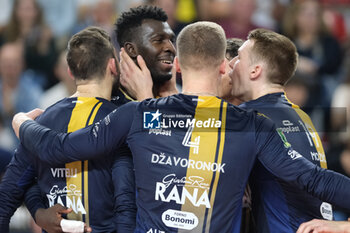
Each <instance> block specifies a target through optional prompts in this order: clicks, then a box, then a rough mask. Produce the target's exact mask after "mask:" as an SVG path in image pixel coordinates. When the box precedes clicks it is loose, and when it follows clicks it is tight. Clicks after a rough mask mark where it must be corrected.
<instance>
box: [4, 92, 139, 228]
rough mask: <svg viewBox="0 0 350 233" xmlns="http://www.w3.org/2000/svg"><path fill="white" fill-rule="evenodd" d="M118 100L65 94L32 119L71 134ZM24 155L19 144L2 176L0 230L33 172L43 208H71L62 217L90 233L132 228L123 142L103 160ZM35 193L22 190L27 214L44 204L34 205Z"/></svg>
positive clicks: (132, 200) (127, 153)
mask: <svg viewBox="0 0 350 233" xmlns="http://www.w3.org/2000/svg"><path fill="white" fill-rule="evenodd" d="M124 103H125V101H124V100H122V101H121V100H120V99H116V101H114V104H113V103H111V102H109V101H107V100H105V99H102V98H87V97H85V98H84V97H78V98H66V99H63V100H61V101H59V102H57V103H56V104H54V105H53V106H51V107H49V108H48V109H47V110H46V111H45V112H44V113H43V114H42V116H40V117H39V118H38V122H39V123H40V124H43V125H45V126H47V127H51V128H53V129H55V130H57V131H59V132H72V131H74V130H77V129H79V128H83V127H85V126H87V125H89V124H92V123H94V122H96V121H98V120H100V119H102V118H104V117H105V116H106V115H107V114H108V113H110V112H111V111H113V110H114V109H116V107H117V106H116V105H121V104H124ZM28 154H30V153H29V152H28V151H26V150H25V148H23V147H21V146H20V147H19V148H18V149H17V152H16V153H15V156H14V159H13V161H12V162H11V165H10V166H9V169H8V170H7V172H6V174H5V177H6V179H5V180H4V181H3V182H2V183H1V184H0V196H1V197H4V199H2V200H1V202H2V201H4V202H5V203H8V204H6V205H4V206H5V207H4V208H2V207H0V219H1V216H4V224H3V229H6V228H8V221H7V219H9V218H10V217H11V216H12V214H13V211H14V210H15V209H16V208H17V207H18V205H19V204H20V203H22V201H23V198H24V196H23V195H24V194H25V193H26V192H27V191H28V186H30V184H31V183H32V182H33V180H34V179H35V177H36V176H37V177H38V178H37V181H38V184H39V186H40V190H41V193H42V195H43V196H44V198H43V199H44V200H45V202H46V206H45V207H50V206H53V205H54V204H56V203H59V204H62V205H64V206H67V207H70V208H72V209H73V211H72V213H71V214H68V216H67V218H68V219H77V220H82V221H84V222H86V223H87V224H88V225H90V226H91V227H92V229H93V230H94V232H115V231H118V232H133V229H134V227H135V218H136V217H135V215H136V205H135V193H134V192H135V191H134V173H133V164H132V158H131V154H130V150H129V149H128V148H127V146H126V145H124V146H123V147H121V148H120V149H119V150H118V151H117V152H116V153H113V154H112V155H111V156H108V157H105V158H103V159H101V158H97V159H94V160H91V161H78V162H74V163H69V164H64V163H62V164H55V165H54V166H51V165H50V164H48V163H45V162H43V161H40V160H38V159H34V160H31V159H29V158H30V157H31V156H28ZM32 156H33V155H32ZM33 190H34V189H33ZM7 193H10V194H11V195H7ZM12 194H15V195H12ZM5 195H6V196H5ZM36 195H37V193H36V192H32V191H29V192H27V193H26V199H27V200H28V201H26V204H27V206H28V209H30V212H31V214H32V215H33V216H34V214H35V211H36V210H37V209H38V208H42V207H44V206H42V205H39V203H38V200H39V199H40V198H37V196H36ZM11 212H12V213H11ZM5 220H6V221H5ZM0 229H1V228H0ZM1 232H2V231H1Z"/></svg>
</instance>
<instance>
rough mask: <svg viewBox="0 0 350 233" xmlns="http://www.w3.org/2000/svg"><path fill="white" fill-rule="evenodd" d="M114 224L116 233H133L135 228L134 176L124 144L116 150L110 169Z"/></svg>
mask: <svg viewBox="0 0 350 233" xmlns="http://www.w3.org/2000/svg"><path fill="white" fill-rule="evenodd" d="M112 179H113V185H114V200H115V205H114V209H115V211H114V222H115V225H116V230H117V232H126V233H127V232H130V233H131V232H134V230H135V227H136V200H135V198H136V194H135V176H134V166H133V162H132V156H131V151H130V150H129V148H128V147H127V145H126V144H125V145H124V146H123V147H121V148H120V149H118V155H117V156H115V160H114V163H113V167H112Z"/></svg>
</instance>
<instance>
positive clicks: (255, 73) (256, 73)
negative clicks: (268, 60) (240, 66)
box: [250, 64, 262, 80]
mask: <svg viewBox="0 0 350 233" xmlns="http://www.w3.org/2000/svg"><path fill="white" fill-rule="evenodd" d="M261 73H262V66H261V64H256V65H254V66H252V69H251V71H250V79H252V80H255V79H257V78H259V77H260V75H261Z"/></svg>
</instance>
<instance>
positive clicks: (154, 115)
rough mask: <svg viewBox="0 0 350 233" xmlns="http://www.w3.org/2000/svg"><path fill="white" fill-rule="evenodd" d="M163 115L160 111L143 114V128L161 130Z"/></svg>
mask: <svg viewBox="0 0 350 233" xmlns="http://www.w3.org/2000/svg"><path fill="white" fill-rule="evenodd" d="M161 118H162V113H160V112H159V109H158V110H157V111H156V112H144V113H143V128H144V129H160V127H161V124H160V123H161Z"/></svg>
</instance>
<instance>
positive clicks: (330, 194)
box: [20, 94, 350, 233]
mask: <svg viewBox="0 0 350 233" xmlns="http://www.w3.org/2000/svg"><path fill="white" fill-rule="evenodd" d="M20 138H21V141H22V143H23V145H25V146H26V147H27V148H28V149H30V150H34V151H37V152H39V153H37V154H38V155H40V158H41V159H43V160H45V161H48V162H51V163H62V162H69V161H74V160H81V159H92V158H94V157H96V155H97V154H99V155H101V154H109V153H110V152H111V151H113V150H115V149H116V148H118V147H119V145H120V144H121V143H122V142H124V141H125V140H126V142H127V143H128V145H129V147H130V149H131V151H132V154H133V160H134V168H135V179H136V192H137V193H136V200H137V207H138V210H137V220H136V221H137V223H136V230H135V232H147V233H156V232H157V233H160V232H188V231H191V232H213V233H214V232H239V230H240V222H241V221H240V220H241V208H242V196H243V193H244V189H245V186H246V183H247V180H248V176H249V173H250V171H251V169H252V167H253V165H254V163H255V161H256V160H259V161H261V163H262V164H263V165H264V166H265V167H266V168H267V169H268V170H269V171H271V172H272V174H274V175H276V176H278V177H279V178H281V179H284V180H286V181H287V182H292V181H294V182H296V183H297V184H298V186H299V187H300V188H304V189H305V190H308V191H309V192H313V194H314V195H316V196H318V197H320V198H323V199H325V200H327V201H331V202H337V203H338V204H339V203H342V204H343V206H346V207H347V208H350V201H349V198H346V197H348V196H349V195H350V180H349V179H347V178H346V177H344V176H342V175H339V174H336V173H334V172H331V171H328V170H325V169H322V168H320V167H318V166H316V165H314V164H313V163H311V162H309V161H308V160H306V159H305V158H303V157H302V156H301V155H300V154H299V153H298V152H296V151H295V150H293V149H292V148H291V147H290V145H289V143H288V142H286V141H285V142H284V141H283V140H281V136H280V135H279V134H278V133H277V132H276V129H275V126H274V124H273V123H272V122H271V121H270V120H269V119H267V118H265V117H264V116H259V115H257V114H256V113H255V112H252V111H245V110H241V109H240V108H237V107H234V106H232V105H229V104H227V102H225V101H223V100H221V99H220V98H217V97H212V96H189V95H183V94H178V95H173V96H170V97H166V98H160V99H157V100H154V99H152V100H146V101H143V102H141V103H129V104H126V105H124V106H122V107H121V108H119V109H117V110H116V111H114V112H112V113H111V114H109V115H108V116H107V117H106V118H105V119H104V120H102V121H101V122H99V123H98V124H94V125H93V126H90V127H87V128H84V129H82V130H78V131H76V132H73V133H71V134H59V133H56V132H55V131H52V130H49V129H47V128H45V127H42V126H40V125H38V124H37V123H35V122H33V121H26V122H25V123H24V124H23V125H22V126H21V128H20Z"/></svg>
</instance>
